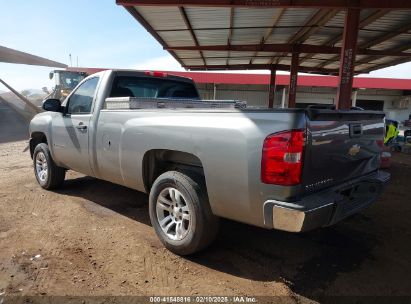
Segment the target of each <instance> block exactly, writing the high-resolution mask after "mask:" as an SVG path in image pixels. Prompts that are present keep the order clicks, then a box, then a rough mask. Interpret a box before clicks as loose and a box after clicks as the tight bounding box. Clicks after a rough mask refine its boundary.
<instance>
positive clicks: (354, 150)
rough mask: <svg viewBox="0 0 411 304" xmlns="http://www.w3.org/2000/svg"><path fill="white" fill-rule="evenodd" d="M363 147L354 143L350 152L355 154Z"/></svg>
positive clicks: (352, 154)
mask: <svg viewBox="0 0 411 304" xmlns="http://www.w3.org/2000/svg"><path fill="white" fill-rule="evenodd" d="M360 149H361V147H360V146H359V145H354V146H352V147H351V148H350V150H348V154H350V155H351V156H355V155H357V154H358V153H359V152H360Z"/></svg>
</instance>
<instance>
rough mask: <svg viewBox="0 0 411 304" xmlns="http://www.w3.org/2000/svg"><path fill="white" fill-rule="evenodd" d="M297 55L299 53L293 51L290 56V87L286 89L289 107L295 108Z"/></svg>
mask: <svg viewBox="0 0 411 304" xmlns="http://www.w3.org/2000/svg"><path fill="white" fill-rule="evenodd" d="M298 57H299V54H298V53H297V52H294V53H293V55H292V57H291V69H290V88H289V90H288V107H289V108H295V100H296V96H297V78H298Z"/></svg>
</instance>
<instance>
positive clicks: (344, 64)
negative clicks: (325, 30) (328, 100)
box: [336, 8, 361, 110]
mask: <svg viewBox="0 0 411 304" xmlns="http://www.w3.org/2000/svg"><path fill="white" fill-rule="evenodd" d="M360 12H361V10H359V9H355V8H350V9H348V10H347V13H346V15H345V24H344V34H343V42H342V46H341V57H340V73H339V81H338V82H339V85H338V92H337V102H336V106H337V109H345V110H347V109H349V108H350V107H351V93H352V82H353V75H354V65H355V55H356V49H357V38H358V26H359V22H360Z"/></svg>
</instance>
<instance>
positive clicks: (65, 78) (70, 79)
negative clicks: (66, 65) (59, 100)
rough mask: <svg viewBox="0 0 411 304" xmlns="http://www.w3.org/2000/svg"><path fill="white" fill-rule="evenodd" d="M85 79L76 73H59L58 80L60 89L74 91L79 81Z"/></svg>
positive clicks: (83, 75)
mask: <svg viewBox="0 0 411 304" xmlns="http://www.w3.org/2000/svg"><path fill="white" fill-rule="evenodd" d="M84 78H86V75H85V74H83V73H81V74H80V73H76V72H66V71H64V72H59V80H60V85H61V89H70V90H72V89H74V88H75V87H76V86H77V85H78V84H79V83H80V81H82V80H83V79H84Z"/></svg>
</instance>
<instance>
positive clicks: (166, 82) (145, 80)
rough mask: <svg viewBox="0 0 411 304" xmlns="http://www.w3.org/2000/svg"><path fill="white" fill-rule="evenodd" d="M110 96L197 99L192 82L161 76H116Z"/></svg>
mask: <svg viewBox="0 0 411 304" xmlns="http://www.w3.org/2000/svg"><path fill="white" fill-rule="evenodd" d="M110 97H146V98H186V99H199V98H200V97H199V96H198V92H197V89H196V87H195V86H194V84H193V83H190V82H182V81H176V80H171V79H167V78H164V77H161V78H150V77H130V76H118V77H116V79H115V80H114V83H113V87H112V89H111V93H110Z"/></svg>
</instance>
